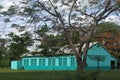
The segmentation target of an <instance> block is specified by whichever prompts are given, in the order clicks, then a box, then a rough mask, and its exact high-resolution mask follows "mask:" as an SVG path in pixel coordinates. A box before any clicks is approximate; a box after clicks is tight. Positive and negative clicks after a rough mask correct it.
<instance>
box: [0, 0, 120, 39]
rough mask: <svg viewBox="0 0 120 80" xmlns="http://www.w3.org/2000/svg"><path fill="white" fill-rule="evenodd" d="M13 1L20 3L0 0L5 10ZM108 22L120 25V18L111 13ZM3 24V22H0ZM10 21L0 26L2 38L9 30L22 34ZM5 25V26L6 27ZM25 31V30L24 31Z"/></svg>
mask: <svg viewBox="0 0 120 80" xmlns="http://www.w3.org/2000/svg"><path fill="white" fill-rule="evenodd" d="M11 1H14V2H15V3H16V4H19V3H18V1H20V0H0V4H2V5H3V6H4V7H5V8H4V9H3V10H7V9H8V8H9V6H11V5H12V4H13V3H12V2H11ZM83 1H84V3H85V4H86V3H87V1H86V0H83ZM105 21H106V22H115V23H117V24H119V25H120V18H119V17H116V16H115V15H111V16H109V17H108V18H106V19H105ZM0 24H1V22H0ZM8 25H10V24H9V23H8V24H7V25H5V24H3V28H1V27H0V35H2V36H1V37H2V38H6V35H5V34H8V33H9V32H14V33H16V34H21V33H20V32H18V31H17V30H16V29H13V28H10V26H8ZM4 26H5V27H4ZM27 30H32V29H31V28H29V29H27ZM22 33H23V32H22Z"/></svg>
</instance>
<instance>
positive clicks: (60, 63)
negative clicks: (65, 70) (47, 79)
mask: <svg viewBox="0 0 120 80" xmlns="http://www.w3.org/2000/svg"><path fill="white" fill-rule="evenodd" d="M59 66H62V58H59Z"/></svg>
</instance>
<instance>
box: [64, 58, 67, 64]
mask: <svg viewBox="0 0 120 80" xmlns="http://www.w3.org/2000/svg"><path fill="white" fill-rule="evenodd" d="M63 66H67V58H63Z"/></svg>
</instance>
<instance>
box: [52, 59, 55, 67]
mask: <svg viewBox="0 0 120 80" xmlns="http://www.w3.org/2000/svg"><path fill="white" fill-rule="evenodd" d="M52 66H55V58H53V59H52Z"/></svg>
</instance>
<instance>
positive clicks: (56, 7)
mask: <svg viewBox="0 0 120 80" xmlns="http://www.w3.org/2000/svg"><path fill="white" fill-rule="evenodd" d="M22 4H23V3H22ZM24 4H27V5H25V6H22V7H21V6H19V5H14V6H12V7H11V8H10V9H12V10H13V11H12V12H11V10H10V9H8V10H9V11H7V12H4V13H3V15H4V14H5V15H7V16H8V15H13V14H14V16H15V15H17V16H18V15H19V16H22V17H26V20H27V23H32V24H33V25H35V28H36V27H39V26H40V25H41V24H42V23H46V24H47V25H48V26H49V27H51V29H52V30H55V31H56V32H57V34H59V33H61V32H64V33H65V34H66V35H67V40H68V42H69V45H70V46H71V48H72V49H73V50H74V54H75V56H76V59H77V60H76V61H77V65H78V68H77V70H78V71H81V70H83V68H84V67H85V64H86V58H87V50H88V48H89V43H90V39H91V36H92V35H93V32H94V30H95V28H96V27H97V25H98V23H100V22H101V21H103V20H104V19H105V18H106V17H108V16H109V15H110V14H111V13H114V12H116V13H118V15H119V9H120V4H119V1H118V0H65V1H64V0H44V1H43V0H35V1H34V2H33V3H30V1H28V2H27V1H26V2H24ZM21 8H24V9H22V10H20V9H21ZM18 10H19V11H18ZM85 26H86V27H85ZM73 33H77V34H76V35H77V36H78V39H79V40H78V44H79V46H77V47H78V50H77V49H76V47H75V46H74V41H73ZM84 44H85V47H84V50H82V48H83V46H84ZM82 56H83V57H82Z"/></svg>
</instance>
